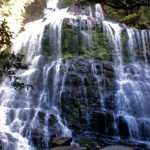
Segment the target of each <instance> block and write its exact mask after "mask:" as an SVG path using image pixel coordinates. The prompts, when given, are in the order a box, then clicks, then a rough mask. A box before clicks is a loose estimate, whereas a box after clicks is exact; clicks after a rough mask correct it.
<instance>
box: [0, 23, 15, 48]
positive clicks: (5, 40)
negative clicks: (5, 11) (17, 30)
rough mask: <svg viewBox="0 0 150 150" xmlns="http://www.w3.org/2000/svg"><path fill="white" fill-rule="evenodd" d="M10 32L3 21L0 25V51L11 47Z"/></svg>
mask: <svg viewBox="0 0 150 150" xmlns="http://www.w3.org/2000/svg"><path fill="white" fill-rule="evenodd" d="M11 38H12V32H10V30H9V27H8V25H7V22H6V21H5V20H4V21H2V23H1V24H0V50H1V49H2V48H8V47H10V46H11Z"/></svg>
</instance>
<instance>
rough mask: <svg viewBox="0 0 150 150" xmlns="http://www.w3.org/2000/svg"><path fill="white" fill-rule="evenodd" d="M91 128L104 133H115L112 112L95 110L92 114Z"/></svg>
mask: <svg viewBox="0 0 150 150" xmlns="http://www.w3.org/2000/svg"><path fill="white" fill-rule="evenodd" d="M91 122H92V130H94V131H96V132H98V133H100V134H104V135H115V134H116V131H115V127H114V122H115V120H114V116H113V113H112V112H100V111H96V112H94V113H93V115H92V120H91Z"/></svg>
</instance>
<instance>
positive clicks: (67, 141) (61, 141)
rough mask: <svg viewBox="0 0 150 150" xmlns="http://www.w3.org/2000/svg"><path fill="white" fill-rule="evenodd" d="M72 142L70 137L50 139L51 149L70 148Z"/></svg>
mask: <svg viewBox="0 0 150 150" xmlns="http://www.w3.org/2000/svg"><path fill="white" fill-rule="evenodd" d="M71 142H72V138H70V137H54V138H53V139H52V142H51V144H52V147H56V146H70V145H71Z"/></svg>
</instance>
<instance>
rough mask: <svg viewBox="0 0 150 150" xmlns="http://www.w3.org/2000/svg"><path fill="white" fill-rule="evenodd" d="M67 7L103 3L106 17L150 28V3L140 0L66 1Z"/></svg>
mask: <svg viewBox="0 0 150 150" xmlns="http://www.w3.org/2000/svg"><path fill="white" fill-rule="evenodd" d="M64 3H65V5H72V4H73V5H74V4H76V5H85V4H91V3H92V4H93V3H101V4H102V7H103V9H104V11H105V13H106V17H109V18H112V19H113V20H116V21H118V22H121V23H125V24H127V25H129V26H134V27H136V28H139V29H143V28H150V21H149V19H150V9H149V7H150V3H149V2H148V1H140V0H117V3H116V0H75V1H73V0H64Z"/></svg>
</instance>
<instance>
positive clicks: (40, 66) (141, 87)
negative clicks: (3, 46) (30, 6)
mask: <svg viewBox="0 0 150 150" xmlns="http://www.w3.org/2000/svg"><path fill="white" fill-rule="evenodd" d="M58 2H59V0H49V1H47V6H46V7H47V8H45V9H44V16H43V18H42V19H39V20H37V21H34V22H31V23H28V24H27V25H25V27H24V31H23V32H21V33H20V34H19V35H18V37H17V38H16V39H15V40H14V42H13V43H14V46H13V51H14V52H15V53H23V54H25V62H26V63H27V64H29V69H28V70H26V71H23V70H19V71H18V72H17V73H16V75H17V76H18V77H20V78H21V79H22V80H23V81H24V82H25V83H28V84H31V85H32V86H33V89H28V90H27V89H22V90H21V91H17V90H15V89H14V87H13V86H12V85H11V81H10V80H9V78H5V79H4V81H3V82H2V84H1V86H0V113H1V115H0V137H2V139H4V140H3V143H7V146H6V145H4V146H3V149H11V150H12V149H14V150H16V149H17V150H29V149H35V150H36V149H40V150H45V149H49V147H50V146H51V145H50V140H51V137H52V136H63V137H71V136H72V132H71V130H70V129H69V128H68V127H67V121H68V120H69V119H68V120H67V119H66V118H67V117H66V116H65V115H64V114H62V113H63V110H62V102H61V100H62V99H63V98H62V97H63V96H64V93H65V92H66V93H67V92H68V93H67V96H66V97H65V99H63V101H65V100H66V99H70V101H71V100H73V98H75V100H76V101H78V99H82V100H83V102H80V103H77V104H76V105H77V106H78V105H79V104H80V105H82V103H84V104H85V105H84V106H83V108H81V109H80V110H78V109H76V110H75V111H76V113H77V112H78V111H79V114H80V115H82V113H83V114H84V113H85V116H86V119H85V120H84V119H83V120H84V121H86V122H87V124H86V126H88V129H90V125H91V124H92V123H91V122H90V121H91V119H92V115H91V114H92V111H93V107H96V106H95V105H96V104H95V103H96V102H95V101H96V99H98V102H97V103H98V104H97V105H98V107H96V110H97V109H98V111H101V112H102V116H101V117H103V116H104V114H107V111H108V110H109V109H110V108H111V111H112V110H113V119H111V120H109V119H108V118H109V117H110V116H111V115H110V114H109V113H108V114H107V115H108V116H107V119H106V120H103V119H102V120H101V121H102V122H100V124H101V123H104V124H105V125H107V121H108V120H109V121H110V122H111V121H112V120H113V121H114V123H113V125H112V126H113V127H111V131H112V130H113V131H114V130H115V131H114V132H115V136H118V137H121V136H123V138H124V136H126V133H125V134H124V132H123V131H122V128H121V127H122V125H123V126H125V127H126V128H128V129H126V130H128V132H129V133H127V134H129V135H128V137H127V138H128V139H130V140H133V139H136V140H141V141H148V140H149V139H150V127H149V125H150V119H149V115H150V111H149V106H150V103H149V93H150V71H149V69H150V66H149V50H150V45H149V43H150V31H149V30H137V29H134V28H128V27H126V26H125V25H120V24H118V23H113V22H111V21H107V20H105V17H104V14H103V10H102V7H101V5H100V4H96V5H95V7H94V11H95V12H94V13H93V11H92V7H88V8H87V10H86V11H81V12H80V10H77V12H76V11H75V12H74V11H73V12H69V9H68V8H63V9H59V8H58V6H57V5H58ZM78 11H79V12H80V13H79V12H78ZM67 19H68V20H69V25H68V26H69V27H70V26H71V27H72V28H75V29H76V28H77V27H78V28H79V34H77V33H76V32H73V34H75V38H74V41H73V42H72V45H73V44H74V42H75V43H77V44H78V45H79V47H78V48H79V49H81V50H82V49H83V50H85V51H92V49H94V48H95V47H94V42H95V41H93V36H92V34H93V33H92V30H93V28H94V26H95V25H97V26H98V28H99V29H100V28H101V29H103V32H104V34H105V35H106V37H107V39H108V43H109V44H108V45H110V51H111V49H112V52H111V53H112V57H113V66H112V68H113V70H114V74H115V85H116V87H113V92H114V91H115V96H114V97H113V96H112V97H113V101H114V103H115V105H113V104H111V106H110V104H108V102H107V101H108V98H107V96H108V95H109V94H108V93H106V92H109V88H108V87H107V86H109V84H108V82H109V81H108V80H107V79H106V78H107V77H105V73H108V77H109V73H110V72H112V69H111V65H110V66H109V67H108V66H107V63H106V62H101V61H100V60H97V59H95V58H94V59H91V58H90V59H89V60H87V59H77V60H74V59H72V60H68V61H66V60H64V58H63V46H64V44H65V43H62V41H63V40H64V39H63V37H62V34H63V25H64V20H67ZM99 31H100V30H99ZM77 37H78V38H79V40H78V39H77ZM70 38H72V37H70ZM18 41H19V42H18ZM72 45H71V46H72ZM75 46H76V45H75ZM73 48H74V47H73ZM75 49H76V48H75ZM77 51H78V49H76V53H77ZM126 55H127V56H126ZM79 66H80V67H81V68H80V67H79ZM82 67H83V68H85V70H84V69H83V70H82ZM87 68H88V69H87ZM87 70H88V71H87ZM73 71H74V72H73ZM86 71H87V74H86V73H85V72H86ZM90 75H91V76H92V79H90ZM69 76H71V77H72V78H73V79H74V78H77V79H78V80H79V81H78V80H77V81H75V80H73V81H72V80H71V79H70V78H69ZM90 82H91V83H90ZM93 82H94V83H93ZM67 84H68V85H69V87H67ZM72 84H75V85H72ZM90 84H91V85H90ZM74 86H76V88H75V87H74ZM107 88H108V91H107V90H105V89H107ZM77 89H79V91H78V90H77ZM93 89H94V90H95V91H94V90H93ZM67 90H68V91H67ZM73 90H74V91H73ZM72 91H73V92H72ZM93 91H94V92H95V93H94V96H93V97H94V102H95V103H94V104H92V102H91V100H93V97H92V96H91V95H92V94H93ZM71 92H72V93H71ZM70 93H71V94H70ZM74 93H77V95H76V97H73V94H74ZM76 101H75V102H76ZM70 103H71V102H70ZM91 104H92V106H91ZM76 105H75V106H76ZM108 105H109V106H108ZM113 106H114V107H113ZM84 107H86V108H84ZM67 109H68V108H67ZM70 109H73V107H72V108H70ZM84 109H85V110H84ZM71 111H72V110H71ZM82 111H83V112H82ZM85 111H86V112H85ZM73 115H76V114H75V113H73ZM80 115H79V116H78V117H79V118H80ZM62 116H63V117H62ZM65 117H66V118H65ZM75 117H77V116H75ZM65 119H66V120H67V121H66V120H65ZM96 119H97V118H96ZM70 120H71V119H70ZM113 121H112V122H113ZM52 124H53V125H52ZM84 125H85V124H84ZM84 127H85V126H84ZM102 130H103V129H101V130H100V132H101V131H102ZM104 130H106V133H108V132H109V129H107V127H105V129H104ZM102 132H103V131H102ZM122 132H123V133H122ZM122 134H123V135H122ZM113 136H114V135H113ZM117 140H118V139H117ZM10 141H12V143H11V142H10ZM13 143H16V144H13Z"/></svg>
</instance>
